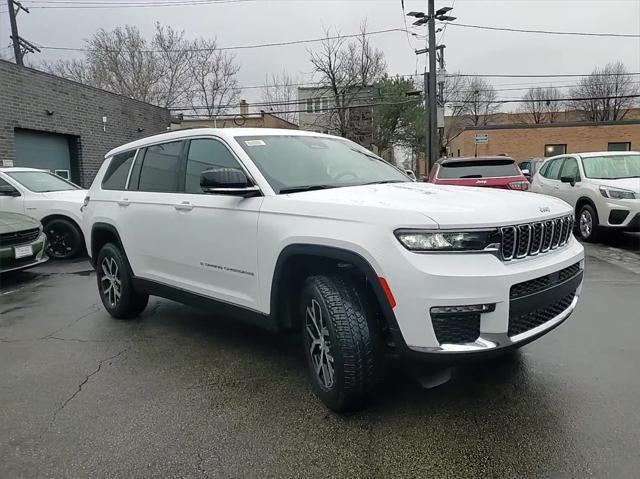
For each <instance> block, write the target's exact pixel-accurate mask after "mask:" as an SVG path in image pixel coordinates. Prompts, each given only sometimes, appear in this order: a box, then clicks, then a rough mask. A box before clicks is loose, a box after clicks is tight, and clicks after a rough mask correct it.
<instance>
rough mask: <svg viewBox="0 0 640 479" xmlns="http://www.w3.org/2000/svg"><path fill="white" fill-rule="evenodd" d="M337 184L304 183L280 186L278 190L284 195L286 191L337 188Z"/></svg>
mask: <svg viewBox="0 0 640 479" xmlns="http://www.w3.org/2000/svg"><path fill="white" fill-rule="evenodd" d="M337 187H338V185H306V186H292V187H291V188H282V189H281V190H280V192H279V193H280V194H281V195H285V194H287V193H300V192H302V191H313V190H328V189H329V188H337Z"/></svg>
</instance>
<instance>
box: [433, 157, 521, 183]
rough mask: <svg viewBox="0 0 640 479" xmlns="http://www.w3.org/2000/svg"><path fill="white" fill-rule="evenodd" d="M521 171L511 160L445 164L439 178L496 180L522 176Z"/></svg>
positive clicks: (441, 166) (439, 172) (442, 165)
mask: <svg viewBox="0 0 640 479" xmlns="http://www.w3.org/2000/svg"><path fill="white" fill-rule="evenodd" d="M520 175H521V172H520V169H519V168H518V167H517V166H516V164H515V162H514V161H513V160H511V159H504V160H469V161H452V162H450V163H443V164H441V165H440V169H439V170H438V178H442V179H459V178H496V177H501V176H520Z"/></svg>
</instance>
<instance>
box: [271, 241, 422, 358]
mask: <svg viewBox="0 0 640 479" xmlns="http://www.w3.org/2000/svg"><path fill="white" fill-rule="evenodd" d="M296 255H309V256H318V257H320V258H328V259H332V260H337V261H341V262H345V263H349V264H352V265H353V266H355V267H356V268H357V269H358V270H360V271H361V272H362V273H363V274H364V275H365V277H366V279H367V281H368V283H369V284H370V285H371V289H372V290H373V293H374V294H375V297H376V300H377V303H378V305H379V307H380V311H381V313H382V316H383V318H384V320H385V321H386V323H387V328H388V329H389V332H390V334H391V337H392V339H393V342H394V344H395V348H396V351H397V353H399V354H401V355H406V354H408V353H410V352H411V350H410V349H409V347H408V346H407V344H406V343H405V341H404V338H403V337H402V333H401V332H400V327H399V326H398V321H397V319H396V316H395V314H394V313H393V309H392V308H391V305H390V304H389V301H388V300H387V296H386V295H385V293H384V291H383V289H382V286H381V285H380V280H379V279H378V275H377V274H376V272H375V270H374V269H373V267H372V266H371V265H370V264H369V262H368V261H367V260H366V259H365V258H363V257H362V256H360V255H359V254H358V253H355V252H353V251H349V250H345V249H342V248H335V247H332V246H322V245H313V244H292V245H288V246H287V247H285V248H284V249H283V250H282V251H281V252H280V256H279V257H278V260H277V262H276V267H275V269H274V272H273V280H272V282H271V315H272V316H273V317H274V318H278V317H279V313H280V311H278V298H279V295H280V290H281V288H282V285H281V283H282V278H283V277H284V265H285V264H286V262H287V260H288V259H289V258H290V257H292V256H296Z"/></svg>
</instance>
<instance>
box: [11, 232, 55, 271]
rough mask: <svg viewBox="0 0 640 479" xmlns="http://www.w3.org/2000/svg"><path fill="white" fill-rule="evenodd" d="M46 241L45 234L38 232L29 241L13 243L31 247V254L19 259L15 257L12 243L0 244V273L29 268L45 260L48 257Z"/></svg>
mask: <svg viewBox="0 0 640 479" xmlns="http://www.w3.org/2000/svg"><path fill="white" fill-rule="evenodd" d="M46 242H47V237H46V235H45V234H44V233H40V236H38V238H37V239H35V240H34V241H32V242H30V243H25V244H20V245H15V246H26V245H31V248H32V249H33V255H32V256H28V257H26V258H20V259H16V258H15V254H14V248H15V246H14V245H12V246H0V274H2V273H8V272H10V271H18V270H22V269H26V268H31V267H33V266H37V265H39V264H41V263H44V262H45V261H47V260H48V259H49V257H48V256H47V255H46V254H45V249H46V248H45V246H46Z"/></svg>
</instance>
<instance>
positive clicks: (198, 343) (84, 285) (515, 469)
mask: <svg viewBox="0 0 640 479" xmlns="http://www.w3.org/2000/svg"><path fill="white" fill-rule="evenodd" d="M629 238H630V239H629ZM629 238H627V239H624V241H623V242H622V243H615V242H614V243H613V244H611V243H609V244H606V245H588V246H587V249H588V259H587V270H586V275H585V286H584V290H583V296H582V298H581V301H580V303H579V306H578V309H577V311H576V312H575V313H574V315H573V316H572V317H571V318H570V319H569V320H568V321H567V322H566V323H565V324H564V325H562V326H560V327H559V328H558V329H556V330H555V331H553V332H552V333H550V334H549V335H547V336H545V337H544V338H542V339H540V340H538V341H537V342H534V343H532V344H531V345H529V346H527V347H525V348H524V349H522V350H521V351H520V353H519V354H517V355H514V356H511V357H509V358H505V359H502V360H495V361H491V362H482V363H477V364H475V365H473V366H467V367H465V368H462V369H458V370H456V371H454V375H453V377H452V379H451V380H450V381H449V382H448V383H446V384H444V385H442V386H440V387H437V388H435V389H430V390H424V389H421V388H420V387H419V386H418V385H417V384H416V383H415V382H414V381H413V380H412V379H411V378H410V377H408V376H405V375H402V374H394V375H392V377H390V378H389V379H388V380H387V381H386V383H385V387H384V389H383V390H382V391H381V393H380V395H379V397H378V398H377V400H376V401H375V402H374V404H372V405H371V406H370V407H369V408H368V409H366V410H365V411H363V412H360V413H356V414H351V415H347V416H339V415H336V414H333V413H330V412H328V411H327V410H326V409H325V408H324V407H323V406H322V404H321V403H320V402H319V401H318V400H316V399H315V398H314V396H313V395H312V393H311V389H310V387H309V384H308V382H307V380H306V378H305V374H306V373H305V368H304V362H303V355H302V352H301V350H300V348H299V347H298V345H297V342H296V341H295V338H282V337H277V336H274V335H271V334H267V333H264V332H261V331H259V330H255V329H252V328H249V327H243V326H239V325H237V324H234V323H231V322H228V321H225V320H224V319H221V318H212V317H210V315H208V314H207V313H206V312H202V311H198V310H195V309H191V308H189V307H187V306H182V305H179V304H177V303H172V302H170V301H165V300H159V299H155V298H154V299H152V300H151V302H150V305H149V307H148V308H147V309H146V310H145V312H144V313H143V315H142V316H141V317H140V318H139V319H136V320H132V321H120V320H115V319H111V318H110V317H109V316H108V315H107V314H106V313H105V311H104V310H103V308H102V305H101V304H100V301H99V298H98V295H97V291H96V285H95V276H94V275H93V273H91V272H89V271H88V270H87V267H86V263H84V262H76V263H70V264H69V263H66V264H61V263H58V264H54V263H50V264H47V265H44V266H43V267H41V268H39V269H37V270H33V271H31V272H24V273H21V274H18V275H13V276H11V277H7V278H5V277H3V278H1V279H0V281H1V282H2V285H1V286H0V458H1V459H0V477H3V478H5V477H6V478H17V477H127V478H129V477H162V478H168V477H366V478H369V477H390V476H396V477H398V476H401V477H466V478H468V477H485V478H486V477H616V478H620V477H638V474H639V472H638V471H640V375H639V374H638V367H639V366H640V340H639V338H640V254H639V252H640V242H637V241H636V239H637V238H640V236H635V235H634V236H630V237H629Z"/></svg>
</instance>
